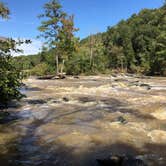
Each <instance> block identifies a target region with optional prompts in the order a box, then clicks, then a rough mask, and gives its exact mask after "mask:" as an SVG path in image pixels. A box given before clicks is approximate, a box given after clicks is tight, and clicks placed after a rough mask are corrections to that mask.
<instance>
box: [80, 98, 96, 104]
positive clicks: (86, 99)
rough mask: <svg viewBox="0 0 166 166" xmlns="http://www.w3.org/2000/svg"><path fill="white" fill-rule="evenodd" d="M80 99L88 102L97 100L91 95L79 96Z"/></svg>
mask: <svg viewBox="0 0 166 166" xmlns="http://www.w3.org/2000/svg"><path fill="white" fill-rule="evenodd" d="M79 101H80V102H82V103H88V102H93V101H95V100H94V99H93V98H91V97H79Z"/></svg>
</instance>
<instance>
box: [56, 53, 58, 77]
mask: <svg viewBox="0 0 166 166" xmlns="http://www.w3.org/2000/svg"><path fill="white" fill-rule="evenodd" d="M56 73H57V75H58V74H59V59H58V55H56Z"/></svg>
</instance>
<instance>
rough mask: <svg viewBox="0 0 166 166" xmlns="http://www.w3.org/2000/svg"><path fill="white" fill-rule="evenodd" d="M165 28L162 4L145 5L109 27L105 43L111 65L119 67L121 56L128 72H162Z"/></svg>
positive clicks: (165, 48) (165, 21)
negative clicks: (145, 7) (155, 5)
mask: <svg viewBox="0 0 166 166" xmlns="http://www.w3.org/2000/svg"><path fill="white" fill-rule="evenodd" d="M165 30H166V13H165V8H164V7H162V8H160V9H154V10H148V9H144V10H142V11H141V12H140V13H139V14H138V15H133V16H132V17H131V18H130V19H128V20H127V21H121V22H120V23H119V24H118V25H117V26H116V27H112V28H108V30H107V32H106V35H105V39H104V46H105V53H106V55H107V56H108V57H109V64H110V67H111V68H115V69H117V68H119V65H118V57H120V60H121V61H123V62H124V67H125V68H126V69H127V70H128V71H129V72H140V73H143V74H153V75H154V74H160V75H163V73H164V72H165V69H166V68H165V63H166V60H165V57H166V54H165V53H166V43H165V41H166V40H165V39H166V38H165V33H166V31H165ZM122 59H123V60H122Z"/></svg>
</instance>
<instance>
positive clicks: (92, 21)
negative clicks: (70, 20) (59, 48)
mask: <svg viewBox="0 0 166 166" xmlns="http://www.w3.org/2000/svg"><path fill="white" fill-rule="evenodd" d="M2 1H3V2H5V3H6V4H7V5H8V6H9V8H10V10H11V16H10V17H11V19H10V20H9V21H2V20H0V36H7V37H13V38H17V37H20V38H29V39H32V40H33V43H32V45H33V46H32V45H31V46H29V47H28V49H29V50H26V52H28V51H30V53H33V52H35V50H36V51H37V50H38V47H40V45H41V42H40V41H37V40H36V39H35V38H36V36H37V35H38V34H39V32H38V31H37V27H38V26H39V25H40V20H39V19H38V18H37V15H39V14H41V13H42V6H43V5H44V4H45V3H46V2H48V0H2ZM60 2H61V3H62V5H63V7H64V10H65V11H66V12H68V13H70V14H74V15H75V26H76V27H77V28H79V29H80V30H79V32H77V34H76V35H77V36H79V37H80V38H84V37H86V36H88V35H89V34H91V33H92V34H93V33H97V32H103V31H105V30H106V29H107V27H108V26H113V25H115V24H116V23H118V22H119V21H120V20H121V19H127V18H129V17H130V16H131V15H132V14H133V13H138V12H139V11H140V10H141V9H143V8H158V7H160V6H161V5H162V4H163V0H60ZM25 47H26V46H25ZM32 49H33V50H32ZM25 54H26V53H25Z"/></svg>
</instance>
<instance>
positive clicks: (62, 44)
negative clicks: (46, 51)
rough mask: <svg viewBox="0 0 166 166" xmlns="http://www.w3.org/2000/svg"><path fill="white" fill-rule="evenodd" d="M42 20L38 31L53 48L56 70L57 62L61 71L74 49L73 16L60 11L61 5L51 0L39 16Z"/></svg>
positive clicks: (75, 41) (74, 29)
mask: <svg viewBox="0 0 166 166" xmlns="http://www.w3.org/2000/svg"><path fill="white" fill-rule="evenodd" d="M39 17H40V18H43V19H44V21H42V22H41V26H40V27H39V31H40V32H42V35H41V36H43V37H44V38H45V39H46V44H47V45H48V46H49V48H50V49H51V50H54V54H55V56H54V57H55V60H54V61H56V63H55V64H56V72H57V73H59V63H61V64H60V67H61V73H62V72H63V69H64V63H65V61H67V60H68V59H69V58H70V57H71V56H72V54H73V52H74V51H75V50H76V43H77V39H76V38H75V37H74V32H75V31H77V29H76V28H74V21H73V20H74V16H68V15H67V14H66V13H65V12H64V11H62V6H61V4H60V3H59V2H58V1H57V0H51V1H50V2H48V3H46V4H45V6H44V14H42V15H40V16H39Z"/></svg>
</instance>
